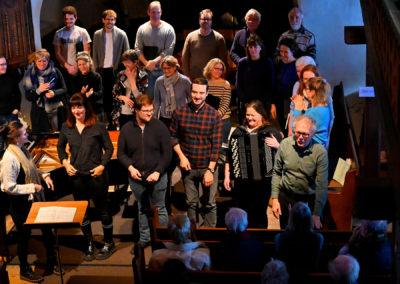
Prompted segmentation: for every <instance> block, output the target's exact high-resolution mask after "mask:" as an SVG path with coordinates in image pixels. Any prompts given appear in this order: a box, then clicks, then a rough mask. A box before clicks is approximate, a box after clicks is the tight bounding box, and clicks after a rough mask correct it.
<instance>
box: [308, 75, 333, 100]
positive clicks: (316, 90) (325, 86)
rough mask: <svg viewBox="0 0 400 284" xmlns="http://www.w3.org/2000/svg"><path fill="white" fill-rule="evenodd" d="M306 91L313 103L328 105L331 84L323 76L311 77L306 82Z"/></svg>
mask: <svg viewBox="0 0 400 284" xmlns="http://www.w3.org/2000/svg"><path fill="white" fill-rule="evenodd" d="M306 93H307V97H308V98H309V99H310V100H311V102H313V104H322V105H328V103H329V97H330V96H331V86H330V85H329V83H328V82H327V81H326V79H324V78H322V77H315V78H310V79H309V80H308V81H307V83H306Z"/></svg>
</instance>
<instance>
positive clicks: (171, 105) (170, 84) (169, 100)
mask: <svg viewBox="0 0 400 284" xmlns="http://www.w3.org/2000/svg"><path fill="white" fill-rule="evenodd" d="M178 80H179V73H178V72H175V74H174V75H172V76H171V77H169V78H167V77H166V76H164V87H165V90H167V96H166V97H165V113H166V114H168V115H171V114H172V112H173V111H174V110H175V109H176V100H175V92H174V85H175V84H176V82H178Z"/></svg>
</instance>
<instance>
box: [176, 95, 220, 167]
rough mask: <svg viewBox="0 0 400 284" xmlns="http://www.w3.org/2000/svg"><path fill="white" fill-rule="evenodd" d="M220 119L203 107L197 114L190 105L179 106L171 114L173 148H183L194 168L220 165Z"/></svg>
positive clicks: (213, 112) (213, 110) (216, 114)
mask: <svg viewBox="0 0 400 284" xmlns="http://www.w3.org/2000/svg"><path fill="white" fill-rule="evenodd" d="M221 125H222V122H221V116H220V115H219V113H218V111H216V110H215V109H214V108H212V107H211V106H209V105H208V104H204V105H203V106H202V107H201V108H200V109H199V110H197V111H195V110H194V108H193V107H192V104H191V103H188V104H185V105H183V106H180V107H178V108H177V109H176V110H175V111H174V114H173V115H172V121H171V125H170V132H171V137H172V145H173V146H175V145H177V144H179V145H180V147H181V150H182V152H183V154H184V155H185V156H186V158H188V160H189V162H190V167H191V168H192V169H201V168H207V167H208V165H209V163H210V161H211V162H217V160H218V152H219V149H220V148H221Z"/></svg>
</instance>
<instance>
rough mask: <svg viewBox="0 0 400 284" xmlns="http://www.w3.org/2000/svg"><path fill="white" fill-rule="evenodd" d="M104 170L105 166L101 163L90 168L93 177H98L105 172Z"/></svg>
mask: <svg viewBox="0 0 400 284" xmlns="http://www.w3.org/2000/svg"><path fill="white" fill-rule="evenodd" d="M103 171H104V166H103V165H99V166H97V167H95V168H94V169H92V170H90V173H91V175H92V177H94V178H97V177H99V176H101V175H102V174H103Z"/></svg>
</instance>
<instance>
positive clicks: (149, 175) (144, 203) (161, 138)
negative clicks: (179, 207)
mask: <svg viewBox="0 0 400 284" xmlns="http://www.w3.org/2000/svg"><path fill="white" fill-rule="evenodd" d="M134 108H135V115H136V119H132V120H130V121H129V122H127V123H126V124H125V126H124V127H123V128H122V130H121V132H120V135H119V138H118V160H119V161H120V162H121V164H122V165H123V166H124V167H125V168H126V169H128V171H129V185H130V187H131V189H132V191H133V194H134V196H135V199H136V200H137V202H138V210H139V232H140V238H139V242H138V243H139V244H141V245H142V246H144V247H146V246H149V245H150V228H149V223H148V219H147V218H148V217H147V216H148V213H149V209H150V208H149V204H150V203H152V204H154V205H155V206H156V207H157V209H158V215H159V220H160V225H161V226H167V225H168V214H167V209H166V207H165V193H166V190H167V174H166V169H167V167H168V166H169V163H170V161H171V156H172V148H171V143H170V135H169V132H168V129H167V127H166V126H165V125H164V123H162V122H161V121H160V120H158V119H156V118H154V117H153V112H154V105H153V100H152V99H151V98H150V97H149V96H148V95H145V94H143V95H140V96H138V97H137V98H136V99H135V105H134Z"/></svg>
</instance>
